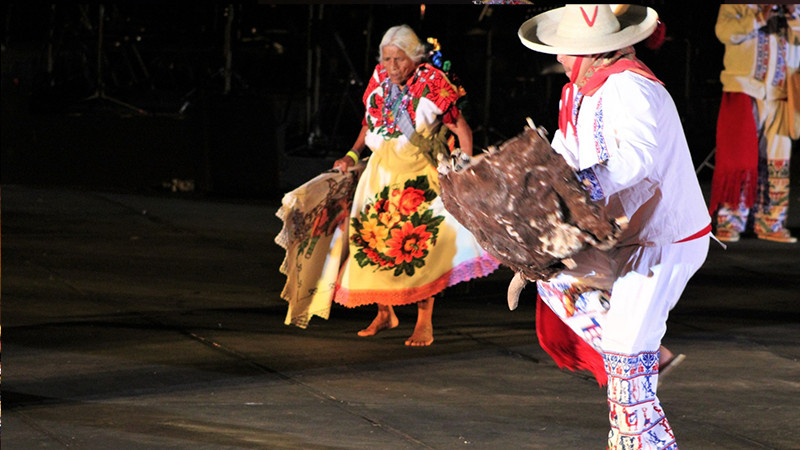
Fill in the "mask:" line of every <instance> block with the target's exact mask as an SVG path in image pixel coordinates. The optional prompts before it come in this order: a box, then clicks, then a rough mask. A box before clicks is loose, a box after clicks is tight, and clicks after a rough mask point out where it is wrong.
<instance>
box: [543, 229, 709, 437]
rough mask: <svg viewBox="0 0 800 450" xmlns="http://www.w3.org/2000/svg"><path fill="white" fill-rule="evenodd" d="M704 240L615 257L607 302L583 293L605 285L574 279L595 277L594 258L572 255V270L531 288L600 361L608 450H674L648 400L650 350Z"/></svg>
mask: <svg viewBox="0 0 800 450" xmlns="http://www.w3.org/2000/svg"><path fill="white" fill-rule="evenodd" d="M708 242H709V240H708V238H707V237H703V238H700V239H695V240H692V241H689V242H684V243H680V244H670V245H666V246H662V247H638V248H637V249H636V251H635V252H633V253H631V252H621V253H620V254H618V255H617V256H622V257H621V258H620V259H621V260H620V261H616V263H617V265H618V266H619V267H622V269H620V274H621V275H620V277H619V278H618V279H616V281H614V283H613V285H612V286H611V289H610V291H611V296H610V299H607V298H606V296H605V295H604V293H603V291H600V290H596V291H588V292H587V291H586V286H587V285H589V286H591V285H595V286H603V285H604V284H605V282H603V281H601V282H597V283H593V282H592V280H591V278H587V277H584V276H582V275H581V274H588V273H595V271H594V270H593V267H591V266H590V264H591V263H592V261H601V260H602V258H600V257H599V256H600V255H598V254H594V255H593V256H594V257H593V258H580V257H577V258H576V260H577V261H578V266H577V267H576V268H575V269H572V270H570V271H565V272H562V273H561V274H559V275H558V276H557V277H555V278H554V279H552V280H549V281H548V282H547V283H539V295H540V296H541V298H542V300H543V301H544V302H545V303H546V304H547V305H548V306H550V308H551V309H552V310H553V311H554V312H555V313H556V314H557V315H558V316H559V317H560V318H561V319H562V320H563V321H564V323H566V324H567V325H569V326H570V327H571V328H572V330H573V331H575V333H576V334H578V335H579V336H580V337H581V338H582V339H583V340H584V341H586V342H587V343H589V344H590V345H592V346H593V347H594V348H595V349H597V350H598V352H600V353H602V355H603V359H604V361H605V369H606V374H607V375H608V392H607V394H608V406H609V422H610V425H611V431H610V432H609V436H608V447H609V448H611V449H664V448H677V446H676V444H675V437H674V434H673V433H672V429H671V428H670V425H669V422H668V421H667V418H666V416H665V415H664V412H663V410H662V408H661V404H660V402H659V400H658V397H657V396H656V388H657V385H658V350H659V347H660V345H661V339H662V337H663V336H664V333H665V332H666V322H667V317H668V315H669V311H670V310H671V309H672V308H673V307H674V306H675V304H676V303H677V302H678V299H679V298H680V296H681V293H682V292H683V289H684V288H685V286H686V283H687V282H688V281H689V279H690V278H691V277H692V275H693V274H694V273H695V272H696V271H697V270H698V269H699V268H700V266H701V265H702V264H703V261H705V258H706V255H707V253H708ZM607 262H608V261H606V262H605V263H607ZM605 263H603V264H604V265H605ZM611 266H614V263H613V262H612V264H611ZM596 273H600V274H606V275H607V274H608V271H607V270H603V269H598V270H597V271H596ZM570 282H571V283H573V284H572V286H570V285H569V283H570Z"/></svg>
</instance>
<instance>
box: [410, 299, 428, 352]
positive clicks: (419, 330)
mask: <svg viewBox="0 0 800 450" xmlns="http://www.w3.org/2000/svg"><path fill="white" fill-rule="evenodd" d="M431 344H433V297H430V298H427V299H425V300H422V301H421V302H419V303H417V325H416V326H414V333H412V334H411V337H409V338H408V339H407V340H406V345H408V346H410V347H427V346H428V345H431Z"/></svg>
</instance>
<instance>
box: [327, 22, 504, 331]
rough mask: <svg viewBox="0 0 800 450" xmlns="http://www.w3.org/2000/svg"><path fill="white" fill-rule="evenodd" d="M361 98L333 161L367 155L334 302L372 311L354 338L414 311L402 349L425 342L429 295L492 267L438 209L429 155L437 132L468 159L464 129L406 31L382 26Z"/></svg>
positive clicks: (453, 91)
mask: <svg viewBox="0 0 800 450" xmlns="http://www.w3.org/2000/svg"><path fill="white" fill-rule="evenodd" d="M379 48H380V59H379V64H378V65H377V66H376V67H375V70H374V72H373V74H372V77H371V78H370V81H369V84H368V86H367V89H366V92H365V93H364V97H363V98H364V105H365V107H366V112H365V115H364V120H363V122H362V127H361V132H360V133H359V134H358V137H357V138H356V141H355V143H354V144H353V146H352V149H351V150H350V151H348V152H347V154H346V155H345V156H343V157H342V158H340V159H338V160H337V161H336V162H335V163H334V168H335V169H338V170H342V171H345V170H347V169H348V168H350V167H352V166H353V165H354V164H356V163H357V162H358V160H359V159H360V158H362V152H363V151H364V150H365V149H366V148H369V149H370V150H371V151H372V154H371V156H370V157H369V160H368V162H367V165H366V168H365V169H364V172H363V174H362V175H361V178H360V179H359V182H358V186H357V188H356V191H355V196H354V201H353V207H352V210H351V213H350V224H349V226H350V228H349V239H350V241H349V255H348V257H347V260H346V261H345V263H344V265H343V268H342V271H341V274H340V276H339V280H338V282H337V285H336V293H335V294H334V301H336V302H337V303H340V304H342V305H345V306H348V307H355V306H361V305H367V304H371V303H377V304H378V313H377V316H376V317H375V319H374V320H373V321H372V323H370V325H369V326H367V327H366V328H364V329H363V330H361V331H359V332H358V335H359V336H373V335H375V334H377V333H379V332H381V331H383V330H386V329H389V328H394V327H396V326H398V324H399V320H398V318H397V315H396V314H395V312H394V307H395V306H399V305H406V304H413V303H416V304H417V323H416V326H415V327H414V331H413V333H412V335H411V337H409V338H408V340H406V342H405V344H406V345H409V346H427V345H430V344H431V343H433V321H432V317H433V302H434V298H433V296H434V295H435V294H437V293H438V292H441V291H442V290H444V289H445V288H446V287H448V286H452V285H454V284H456V283H459V282H461V281H465V280H469V279H471V278H475V277H482V276H485V275H488V274H489V273H491V272H492V271H494V270H495V269H496V268H497V267H498V262H497V261H496V260H494V258H492V257H491V256H489V255H488V254H486V253H485V252H484V251H483V249H482V248H481V247H480V245H479V244H478V243H477V241H476V240H475V238H474V237H473V236H472V234H471V233H470V232H469V231H467V230H466V229H465V228H464V227H463V226H461V225H460V224H459V223H458V222H457V221H456V220H455V219H454V218H453V217H452V216H451V215H450V214H449V213H448V212H447V211H446V210H445V209H444V206H443V205H442V202H441V199H440V198H439V192H440V191H439V182H438V176H437V172H436V166H435V164H436V162H435V161H436V158H435V155H433V153H434V152H433V151H432V149H433V148H439V147H437V146H439V143H438V142H437V139H438V137H439V136H441V135H442V133H441V132H440V127H441V126H442V124H443V126H445V127H447V129H449V130H450V131H452V132H453V133H454V134H455V136H456V137H457V138H458V142H459V144H460V147H461V150H462V151H463V152H464V153H467V154H472V130H471V128H470V127H469V125H468V124H467V122H466V120H465V119H464V117H463V116H462V115H461V114H460V112H459V110H458V108H457V107H456V101H457V100H458V98H459V95H460V94H459V92H458V89H457V88H456V87H455V86H454V85H453V84H452V83H451V82H450V80H448V78H447V76H446V75H445V74H444V73H443V72H442V71H440V70H439V69H436V68H435V67H433V66H432V65H430V64H427V63H424V62H422V61H423V58H424V56H425V48H424V46H423V44H422V43H421V42H420V40H419V38H418V37H417V35H416V34H415V33H414V31H413V30H412V29H411V28H410V27H408V26H407V25H400V26H396V27H392V28H390V29H389V30H388V31H386V33H385V34H384V36H383V39H382V40H381V43H380V47H379Z"/></svg>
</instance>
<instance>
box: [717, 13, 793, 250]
mask: <svg viewBox="0 0 800 450" xmlns="http://www.w3.org/2000/svg"><path fill="white" fill-rule="evenodd" d="M799 13H800V11H799V10H798V8H797V7H796V5H772V4H750V5H747V4H738V5H721V6H720V9H719V15H718V17H717V24H716V28H715V31H716V34H717V38H719V40H720V42H722V43H723V44H725V57H724V63H725V69H724V70H723V71H722V74H721V75H720V79H721V81H722V91H723V92H722V101H721V103H720V111H719V118H718V120H717V149H716V154H715V158H716V164H715V168H714V176H713V180H712V190H711V200H710V205H709V209H710V211H711V213H712V214H715V213H716V230H715V234H716V236H717V237H718V238H719V239H720V240H723V241H727V242H736V241H738V240H739V238H740V234H741V233H742V232H744V231H746V230H747V229H748V228H752V229H753V231H754V232H755V234H756V236H757V237H758V238H759V239H766V240H769V241H775V242H784V243H794V242H797V238H795V237H794V236H792V235H791V233H790V232H789V230H788V229H786V218H787V215H788V207H789V159H790V156H791V149H792V140H791V139H792V138H791V136H792V134H793V133H794V137H795V138H797V126H796V125H795V123H794V122H793V121H791V117H790V116H789V113H790V111H789V109H790V108H793V107H794V108H797V106H798V105H794V106H793V105H790V104H789V103H788V102H787V87H789V83H791V82H792V74H795V75H794V76H795V77H797V76H798V75H797V70H798V64H800V46H799V44H800V16H799V15H798V14H799ZM795 82H797V79H796V78H795ZM795 102H800V99H795ZM748 222H751V223H748Z"/></svg>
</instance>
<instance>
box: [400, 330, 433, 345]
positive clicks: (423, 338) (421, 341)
mask: <svg viewBox="0 0 800 450" xmlns="http://www.w3.org/2000/svg"><path fill="white" fill-rule="evenodd" d="M431 344H433V327H432V326H416V327H414V333H413V334H412V335H411V337H409V338H408V339H407V340H406V345H408V346H410V347H427V346H428V345H431Z"/></svg>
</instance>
